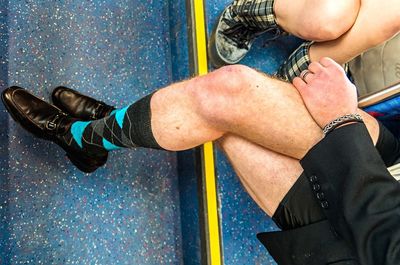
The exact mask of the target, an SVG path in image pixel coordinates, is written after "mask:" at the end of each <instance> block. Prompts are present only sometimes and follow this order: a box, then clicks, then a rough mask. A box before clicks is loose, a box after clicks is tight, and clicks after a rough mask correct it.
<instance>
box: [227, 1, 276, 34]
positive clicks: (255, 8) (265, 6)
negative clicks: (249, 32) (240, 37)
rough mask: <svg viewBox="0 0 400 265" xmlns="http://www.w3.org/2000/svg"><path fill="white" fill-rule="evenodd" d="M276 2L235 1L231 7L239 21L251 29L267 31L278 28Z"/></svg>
mask: <svg viewBox="0 0 400 265" xmlns="http://www.w3.org/2000/svg"><path fill="white" fill-rule="evenodd" d="M274 1H275V0H235V1H233V3H232V5H231V7H232V9H231V10H232V12H233V13H234V14H236V15H237V16H238V19H239V20H240V21H241V22H242V23H243V24H245V25H246V26H249V27H254V28H258V29H267V28H270V27H271V26H277V24H276V21H275V14H274Z"/></svg>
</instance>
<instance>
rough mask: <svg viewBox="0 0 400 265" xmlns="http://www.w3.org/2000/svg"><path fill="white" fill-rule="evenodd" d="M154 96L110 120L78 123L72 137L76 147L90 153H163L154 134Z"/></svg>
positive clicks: (144, 99) (112, 114)
mask: <svg viewBox="0 0 400 265" xmlns="http://www.w3.org/2000/svg"><path fill="white" fill-rule="evenodd" d="M152 95H153V94H150V95H148V96H146V97H144V98H142V99H140V100H139V101H137V102H135V103H133V104H132V105H129V106H127V107H125V108H122V109H118V110H114V111H113V112H111V114H110V116H107V117H105V118H103V119H99V120H94V121H76V122H74V123H73V124H72V126H71V129H70V133H71V135H72V138H73V139H74V141H75V143H76V144H77V145H78V146H79V147H80V148H82V149H83V150H86V151H88V152H95V151H96V150H98V149H99V148H100V149H105V150H107V151H111V150H116V149H120V148H123V147H126V148H130V147H147V148H154V149H162V148H161V147H160V146H159V145H158V143H157V142H156V140H155V139H154V136H153V133H152V130H151V111H150V99H151V97H152Z"/></svg>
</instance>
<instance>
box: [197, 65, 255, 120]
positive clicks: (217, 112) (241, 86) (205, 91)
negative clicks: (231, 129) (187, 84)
mask: <svg viewBox="0 0 400 265" xmlns="http://www.w3.org/2000/svg"><path fill="white" fill-rule="evenodd" d="M256 73H257V72H256V71H255V70H253V69H251V68H249V67H247V66H244V65H230V66H224V67H221V68H219V69H218V70H215V71H214V72H212V73H210V74H208V75H206V76H204V77H202V78H200V79H198V82H201V84H200V85H199V86H198V87H201V89H196V90H194V91H193V97H194V99H195V104H196V107H197V111H198V113H199V114H200V115H201V116H202V117H203V118H204V119H206V120H207V121H208V122H214V123H223V122H224V121H225V120H226V118H227V116H228V115H229V109H230V108H234V107H235V106H234V102H235V101H236V100H237V99H239V98H241V97H242V95H243V91H244V90H245V89H246V87H248V86H249V85H250V82H251V80H252V76H254V74H256Z"/></svg>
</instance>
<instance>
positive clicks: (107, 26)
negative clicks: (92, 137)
mask: <svg viewBox="0 0 400 265" xmlns="http://www.w3.org/2000/svg"><path fill="white" fill-rule="evenodd" d="M7 2H8V3H7ZM0 11H1V20H0V23H1V24H0V28H1V34H2V35H1V36H0V37H1V50H0V51H1V52H2V55H1V59H2V65H1V66H2V67H3V66H5V65H6V66H5V67H3V68H1V71H2V72H1V73H0V77H1V80H2V82H1V83H0V86H1V88H2V89H3V88H4V87H5V86H6V85H7V84H8V85H19V86H22V87H26V88H28V89H29V90H31V91H32V92H33V93H35V94H36V95H38V96H40V97H43V98H45V99H48V98H49V94H50V92H51V90H52V89H53V88H54V87H55V86H57V85H65V86H69V87H72V88H74V89H78V90H80V91H82V92H83V93H87V94H89V95H91V96H95V97H96V98H99V99H101V100H103V101H105V102H108V103H111V104H113V105H116V106H123V105H125V104H128V103H130V102H133V101H134V100H136V99H138V98H140V97H141V96H142V95H145V94H147V93H149V92H150V91H152V90H154V89H156V88H158V87H161V86H164V85H166V84H168V83H171V82H172V81H173V75H176V74H175V73H174V72H173V69H172V62H171V49H172V47H171V43H172V42H173V41H171V40H170V36H172V34H171V32H170V14H169V12H170V11H171V10H170V6H169V3H168V1H162V0H155V1H132V0H117V1H115V0H88V1H77V0H60V1H50V0H49V1H42V0H30V1H21V0H13V1H2V2H1V3H0ZM174 28H176V26H175V25H174ZM175 34H180V33H179V32H175ZM7 40H8V44H7ZM7 45H8V49H7ZM174 45H176V44H174ZM6 51H8V53H6ZM7 67H8V69H7ZM178 74H179V73H178ZM0 116H1V121H2V127H3V129H4V130H2V131H1V132H2V136H3V137H4V138H2V145H1V161H2V162H1V164H2V165H4V167H2V171H1V182H0V184H1V192H0V194H1V195H0V196H1V197H0V199H1V202H2V203H1V208H0V210H1V214H2V216H1V227H0V229H1V230H0V234H1V238H0V239H1V247H0V256H1V258H0V264H181V263H182V262H181V261H182V243H181V242H182V238H181V228H180V226H181V223H180V211H179V209H180V202H179V192H178V181H177V167H176V154H174V153H167V152H158V151H150V150H143V149H137V150H124V151H117V152H114V153H112V154H111V156H110V158H109V163H107V165H106V167H105V168H102V169H100V170H98V171H97V172H96V173H95V174H91V175H85V174H83V173H81V172H79V171H78V170H76V169H75V168H74V167H73V166H72V165H71V163H70V162H69V161H68V160H67V159H66V158H65V157H64V153H63V152H62V151H61V150H60V149H59V148H58V147H56V146H54V145H52V144H50V143H48V142H45V141H41V140H37V139H34V138H33V137H32V136H31V135H29V134H28V133H26V132H24V131H23V130H22V129H21V128H20V127H19V126H18V125H16V124H15V123H14V122H13V121H11V120H9V118H8V116H7V114H6V113H5V112H4V108H3V107H2V113H1V115H0ZM7 137H8V141H7Z"/></svg>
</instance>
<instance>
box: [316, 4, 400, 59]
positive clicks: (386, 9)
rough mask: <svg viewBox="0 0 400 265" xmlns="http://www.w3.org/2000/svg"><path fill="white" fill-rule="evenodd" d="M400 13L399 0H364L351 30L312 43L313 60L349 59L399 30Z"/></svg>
mask: <svg viewBox="0 0 400 265" xmlns="http://www.w3.org/2000/svg"><path fill="white" fill-rule="evenodd" d="M332 2H334V1H332ZM399 14H400V4H399V1H398V0H387V1H379V0H362V1H361V7H360V11H359V14H358V16H357V19H356V22H355V23H354V25H353V26H352V27H351V29H350V30H349V31H348V32H347V33H345V34H344V35H343V36H341V37H340V38H338V39H336V40H333V41H327V42H321V43H315V44H314V45H312V46H311V48H310V58H311V61H319V59H320V58H322V57H331V58H332V59H334V60H335V61H336V62H338V63H339V64H344V63H346V62H348V61H349V60H351V59H352V58H354V57H356V56H357V55H359V54H360V53H362V52H364V51H366V50H368V49H369V48H372V47H374V46H376V45H378V44H380V43H382V42H384V41H386V40H388V39H390V38H391V37H392V36H394V35H395V34H396V33H398V32H399V31H400V20H399Z"/></svg>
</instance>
